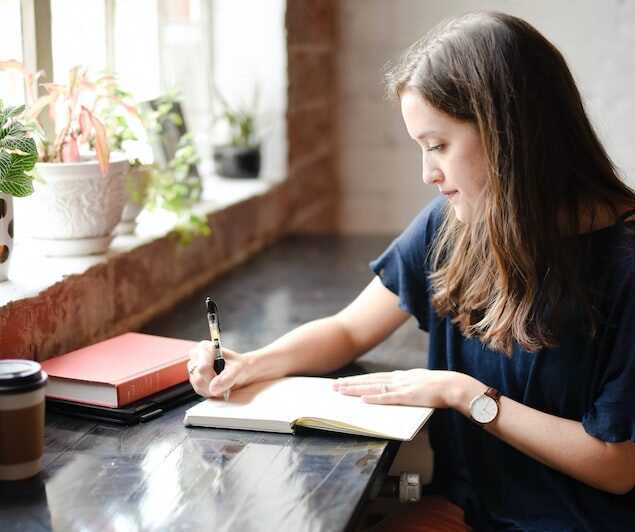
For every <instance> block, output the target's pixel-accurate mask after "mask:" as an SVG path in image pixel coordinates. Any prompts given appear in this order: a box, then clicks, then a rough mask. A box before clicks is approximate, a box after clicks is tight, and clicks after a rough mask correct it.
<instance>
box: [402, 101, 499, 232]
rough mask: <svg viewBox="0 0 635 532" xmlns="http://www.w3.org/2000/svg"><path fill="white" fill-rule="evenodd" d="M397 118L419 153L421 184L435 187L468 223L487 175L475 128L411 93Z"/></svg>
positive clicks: (481, 146)
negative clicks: (404, 126)
mask: <svg viewBox="0 0 635 532" xmlns="http://www.w3.org/2000/svg"><path fill="white" fill-rule="evenodd" d="M401 114H402V115H403V119H404V122H405V124H406V129H407V130H408V134H409V135H410V136H411V137H412V138H413V139H414V140H415V141H416V142H417V144H419V146H420V147H421V151H422V153H423V182H424V183H425V184H427V185H437V187H438V188H439V192H441V194H443V195H444V196H446V197H447V198H448V201H449V202H450V203H451V204H452V206H453V207H454V212H455V213H456V217H457V218H458V219H459V220H460V221H461V222H463V223H466V222H469V221H470V219H471V218H472V215H473V213H474V211H475V206H476V205H477V204H478V202H479V201H481V196H482V194H481V193H482V192H483V188H484V186H485V176H486V171H487V161H486V157H485V150H484V148H483V144H482V143H481V137H480V135H479V134H478V130H477V128H476V125H475V124H473V123H471V122H462V121H460V120H457V119H456V118H453V117H451V116H449V115H447V114H445V113H444V112H442V111H439V110H438V109H436V108H435V107H433V106H432V105H430V104H429V103H428V102H427V101H426V100H425V99H424V98H423V97H422V96H421V95H420V94H418V93H417V92H415V91H414V90H412V89H406V90H405V91H404V92H403V93H402V95H401Z"/></svg>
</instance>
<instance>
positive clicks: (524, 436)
mask: <svg viewBox="0 0 635 532" xmlns="http://www.w3.org/2000/svg"><path fill="white" fill-rule="evenodd" d="M387 80H388V89H389V92H390V93H391V94H392V95H393V96H394V97H395V98H396V99H398V100H399V101H400V104H401V111H402V115H403V119H404V122H405V125H406V128H407V131H408V134H409V135H410V136H411V137H412V138H413V139H414V140H415V141H416V142H417V144H418V145H419V147H420V148H421V150H422V155H423V181H424V182H425V183H426V184H429V185H435V186H437V187H438V189H439V191H440V192H441V194H442V197H441V198H438V199H437V200H435V201H433V202H432V203H431V204H430V205H429V206H428V207H427V208H426V209H424V210H423V211H422V212H421V213H420V214H419V216H418V217H417V218H416V219H415V220H414V221H413V222H412V224H411V225H410V226H409V227H408V229H406V231H405V232H404V233H403V234H402V235H401V236H399V237H398V238H397V239H396V240H395V241H394V242H393V243H392V244H391V246H390V247H389V248H388V249H387V250H386V251H385V252H384V254H383V255H382V256H381V257H379V258H378V259H377V260H376V261H374V262H373V263H371V268H372V269H373V271H374V272H375V273H376V274H377V277H375V279H374V280H373V281H371V283H370V284H369V285H368V287H367V288H366V289H365V290H364V291H363V292H362V293H361V294H360V295H359V296H358V297H357V298H356V299H355V301H353V302H352V303H351V304H350V305H349V306H348V307H347V308H345V309H344V310H342V311H341V312H340V313H338V314H337V315H334V316H331V317H328V318H325V319H322V320H317V321H314V322H311V323H308V324H306V325H304V326H302V327H299V328H298V329H296V330H294V331H291V332H290V333H288V334H287V335H285V336H283V337H282V338H280V339H278V340H277V341H275V342H273V343H272V344H270V345H268V346H266V347H264V348H262V349H258V350H255V351H253V352H250V353H245V354H238V353H235V352H232V351H230V350H226V351H227V352H226V357H227V360H228V366H227V369H226V370H225V371H224V372H223V373H222V374H221V375H219V376H216V375H215V374H214V372H213V370H212V369H211V360H212V355H211V351H210V348H209V343H208V342H202V343H201V344H200V345H199V347H198V348H197V349H196V350H195V351H193V352H192V353H191V358H192V359H193V362H191V364H192V365H195V366H196V367H195V368H194V372H193V375H192V379H191V381H192V384H193V386H194V387H195V389H196V390H197V391H198V392H199V393H200V394H201V395H203V396H218V395H220V394H221V393H222V392H223V391H224V390H226V389H228V388H231V387H238V386H242V385H244V384H246V383H248V382H252V381H254V380H260V379H266V378H271V377H278V376H281V375H287V374H291V373H325V372H329V371H332V370H334V369H336V368H338V367H340V366H342V365H344V364H346V363H348V362H350V361H352V360H353V359H354V358H355V357H357V356H359V355H360V354H362V353H364V352H365V351H367V350H368V349H370V348H371V347H373V346H375V345H376V344H377V343H379V342H381V341H382V340H383V339H384V338H386V337H387V336H388V335H389V334H391V333H392V332H393V331H394V330H395V329H396V328H398V327H399V326H400V325H401V324H403V323H404V322H405V321H406V320H407V319H408V317H409V316H410V315H414V316H415V317H416V318H417V320H418V322H419V325H420V327H421V328H422V329H423V330H426V331H428V332H429V333H430V353H429V369H413V370H409V371H396V372H392V373H381V374H370V375H362V376H357V377H351V378H345V379H340V380H339V381H337V384H336V385H335V386H336V388H337V389H338V390H339V391H340V392H341V393H344V394H352V395H359V396H361V397H362V398H363V400H365V401H367V402H370V403H399V404H407V405H425V406H431V407H435V408H437V409H438V411H437V412H436V413H435V415H434V416H433V418H432V420H431V422H430V438H431V444H432V447H433V450H434V474H433V480H432V484H431V486H430V493H431V494H434V497H429V498H428V497H426V498H425V501H424V502H423V503H422V505H421V506H420V507H416V506H415V507H414V508H413V509H412V511H410V512H409V513H408V514H407V515H404V516H402V517H401V518H400V520H399V521H398V522H393V523H392V526H393V527H395V528H396V529H403V530H406V529H408V528H407V527H408V526H410V527H413V528H412V529H417V530H419V529H420V530H424V529H426V530H427V529H437V530H438V529H440V528H441V526H442V525H441V522H444V523H446V525H443V526H449V527H450V528H449V529H457V530H464V529H467V528H468V526H472V527H476V528H478V529H481V530H482V529H522V530H565V529H566V530H622V529H629V530H632V529H633V526H635V490H633V486H634V485H635V444H634V443H633V441H634V440H635V342H633V340H632V336H633V332H635V280H634V278H635V221H634V220H635V216H634V215H635V194H634V193H633V191H632V190H630V189H629V188H628V187H627V186H626V185H624V184H623V183H622V182H621V181H620V180H619V178H618V177H617V175H616V172H615V170H614V168H613V166H612V164H611V161H610V159H609V158H608V156H607V155H606V153H605V151H604V149H603V147H602V146H601V144H600V142H599V140H598V138H597V136H596V135H595V133H594V132H593V129H592V127H591V125H590V123H589V120H588V118H587V116H586V114H585V112H584V110H583V107H582V103H581V100H580V95H579V93H578V90H577V88H576V86H575V83H574V81H573V79H572V77H571V74H570V73H569V70H568V68H567V66H566V64H565V62H564V60H563V58H562V56H561V55H560V53H559V52H558V51H557V50H556V49H555V48H554V47H553V46H552V45H551V44H550V43H549V42H548V41H547V40H546V39H545V38H544V37H542V36H541V35H540V34H539V33H538V32H537V31H536V30H535V29H534V28H533V27H531V26H530V25H529V24H528V23H526V22H524V21H522V20H520V19H518V18H515V17H512V16H509V15H504V14H500V13H480V14H473V15H467V16H465V17H462V18H460V19H457V20H454V21H451V22H449V23H445V24H443V25H441V26H440V27H438V28H437V29H436V30H434V31H433V32H431V33H430V34H429V35H427V36H426V37H424V38H423V39H422V40H421V41H419V42H417V43H415V44H414V45H413V46H412V47H411V48H410V49H409V50H407V51H406V52H405V53H404V55H403V57H402V59H401V61H400V62H399V64H397V65H396V66H394V67H392V68H391V69H390V70H389V71H388V73H387ZM422 508H424V509H425V510H422ZM431 516H434V517H431ZM430 519H436V520H438V521H435V523H433V524H432V525H430ZM426 523H428V525H427V526H432V528H424V527H425V526H426ZM417 526H420V527H421V528H417Z"/></svg>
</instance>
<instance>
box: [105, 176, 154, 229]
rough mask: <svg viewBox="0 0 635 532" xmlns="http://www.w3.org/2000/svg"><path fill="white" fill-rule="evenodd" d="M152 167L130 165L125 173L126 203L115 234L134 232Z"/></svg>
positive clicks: (146, 194)
mask: <svg viewBox="0 0 635 532" xmlns="http://www.w3.org/2000/svg"><path fill="white" fill-rule="evenodd" d="M151 173H152V167H151V166H150V165H141V166H138V165H136V166H131V167H130V168H128V172H127V173H126V179H125V183H126V203H125V205H124V207H123V212H122V213H121V221H120V222H119V223H118V224H117V226H116V227H115V230H114V233H115V234H116V235H128V234H130V233H134V231H135V228H136V227H137V216H139V214H140V213H141V211H142V210H143V206H144V205H145V203H146V199H147V197H148V185H149V184H150V179H151V177H150V175H151Z"/></svg>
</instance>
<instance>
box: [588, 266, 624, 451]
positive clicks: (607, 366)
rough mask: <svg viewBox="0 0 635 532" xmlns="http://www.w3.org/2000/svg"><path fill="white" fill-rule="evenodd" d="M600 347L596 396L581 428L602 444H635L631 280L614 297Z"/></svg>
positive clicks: (596, 376)
mask: <svg viewBox="0 0 635 532" xmlns="http://www.w3.org/2000/svg"><path fill="white" fill-rule="evenodd" d="M631 277H632V275H631ZM609 324H610V325H609V326H608V327H607V331H608V339H603V340H602V342H601V344H600V353H599V364H598V366H597V368H598V374H597V375H595V376H594V377H595V379H596V381H598V382H599V383H600V388H599V395H598V396H597V397H596V399H595V400H594V402H593V405H592V406H591V408H590V410H589V411H587V412H586V413H585V414H584V416H583V418H582V424H583V426H584V429H585V430H586V431H587V432H588V433H589V434H591V435H592V436H595V437H597V438H599V439H601V440H603V441H608V442H618V441H625V440H629V439H630V440H631V441H635V281H634V280H633V279H632V278H631V279H630V281H629V282H628V284H627V286H626V287H625V288H624V289H623V290H622V291H621V294H619V296H618V297H617V298H616V302H615V304H614V305H613V309H612V312H611V318H610V319H609Z"/></svg>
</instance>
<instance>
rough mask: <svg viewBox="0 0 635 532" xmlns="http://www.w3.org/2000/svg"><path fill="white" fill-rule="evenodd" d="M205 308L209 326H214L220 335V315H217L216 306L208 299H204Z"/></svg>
mask: <svg viewBox="0 0 635 532" xmlns="http://www.w3.org/2000/svg"><path fill="white" fill-rule="evenodd" d="M205 306H206V307H207V319H208V320H209V321H210V324H214V326H215V327H216V328H217V329H218V332H219V333H220V315H219V314H218V305H216V303H214V301H213V300H212V299H211V298H210V297H208V298H207V299H205Z"/></svg>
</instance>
